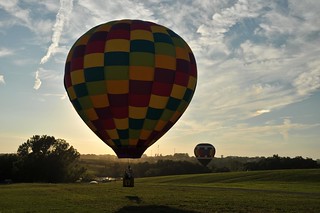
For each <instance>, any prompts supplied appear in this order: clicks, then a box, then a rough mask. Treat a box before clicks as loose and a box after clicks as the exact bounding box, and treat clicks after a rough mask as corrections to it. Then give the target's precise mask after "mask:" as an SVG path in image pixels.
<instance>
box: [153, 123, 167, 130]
mask: <svg viewBox="0 0 320 213" xmlns="http://www.w3.org/2000/svg"><path fill="white" fill-rule="evenodd" d="M166 124H167V122H166V121H162V120H159V121H158V123H157V125H156V127H155V128H154V130H156V131H158V132H160V131H161V130H162V129H163V128H164V127H165V125H166Z"/></svg>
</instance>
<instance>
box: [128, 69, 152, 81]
mask: <svg viewBox="0 0 320 213" xmlns="http://www.w3.org/2000/svg"><path fill="white" fill-rule="evenodd" d="M129 69H130V72H129V78H130V80H140V81H153V79H154V68H153V67H146V66H130V67H129Z"/></svg>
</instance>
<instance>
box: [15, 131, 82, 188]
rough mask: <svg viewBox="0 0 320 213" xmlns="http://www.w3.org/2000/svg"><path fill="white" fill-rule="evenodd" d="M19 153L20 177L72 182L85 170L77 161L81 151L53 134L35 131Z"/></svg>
mask: <svg viewBox="0 0 320 213" xmlns="http://www.w3.org/2000/svg"><path fill="white" fill-rule="evenodd" d="M17 155H18V157H19V160H18V161H17V162H16V167H17V168H18V174H19V175H18V177H19V179H18V181H23V182H71V181H75V180H77V179H79V177H80V176H81V175H82V174H83V173H84V172H85V169H84V168H83V167H81V166H79V164H78V159H79V157H80V154H79V152H77V150H76V149H74V148H73V147H72V146H70V145H69V144H68V143H67V142H66V141H65V140H63V139H55V138H54V137H53V136H47V135H42V136H39V135H34V136H33V137H31V138H30V139H28V140H27V141H26V142H25V143H23V144H22V145H20V146H19V148H18V151H17Z"/></svg>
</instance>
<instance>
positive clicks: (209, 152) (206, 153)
mask: <svg viewBox="0 0 320 213" xmlns="http://www.w3.org/2000/svg"><path fill="white" fill-rule="evenodd" d="M215 154H216V149H215V148H214V146H213V145H212V144H209V143H200V144H198V145H197V146H196V147H195V148H194V155H195V156H196V158H197V160H198V161H199V162H200V163H201V164H202V165H203V166H207V165H208V164H209V163H210V161H211V160H212V158H213V157H214V155H215Z"/></svg>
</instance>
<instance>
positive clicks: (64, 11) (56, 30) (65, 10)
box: [40, 0, 73, 64]
mask: <svg viewBox="0 0 320 213" xmlns="http://www.w3.org/2000/svg"><path fill="white" fill-rule="evenodd" d="M72 7H73V0H60V9H59V11H58V14H57V16H56V23H55V24H54V26H53V29H52V30H53V34H52V38H51V44H50V46H49V48H48V50H47V53H46V55H45V56H43V57H42V58H41V61H40V64H44V63H46V62H47V61H48V60H49V58H50V57H51V55H53V54H54V53H55V51H56V49H57V47H58V46H59V41H60V37H61V33H62V31H63V27H64V25H65V23H66V22H68V20H69V16H70V13H71V12H72Z"/></svg>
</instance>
